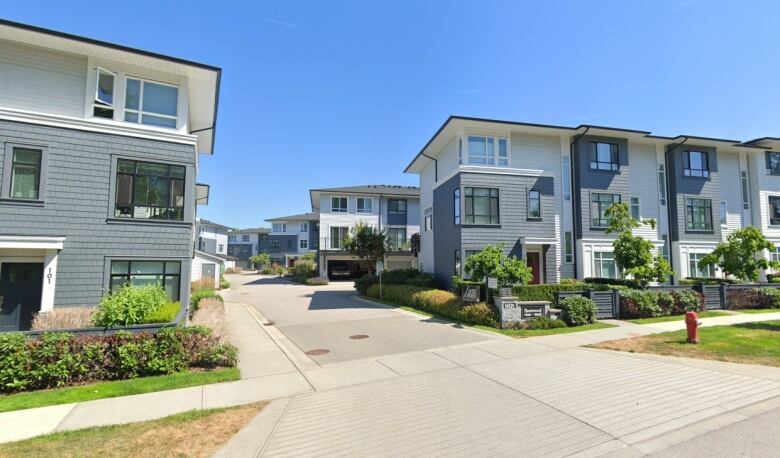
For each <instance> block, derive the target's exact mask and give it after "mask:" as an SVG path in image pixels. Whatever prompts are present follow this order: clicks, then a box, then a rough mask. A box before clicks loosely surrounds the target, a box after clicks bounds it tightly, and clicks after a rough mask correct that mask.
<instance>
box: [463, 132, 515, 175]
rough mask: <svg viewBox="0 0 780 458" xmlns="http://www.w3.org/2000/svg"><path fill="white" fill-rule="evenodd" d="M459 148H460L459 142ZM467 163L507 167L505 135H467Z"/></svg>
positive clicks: (507, 145) (507, 151) (507, 150)
mask: <svg viewBox="0 0 780 458" xmlns="http://www.w3.org/2000/svg"><path fill="white" fill-rule="evenodd" d="M459 148H462V146H460V144H459ZM461 158H462V153H461ZM461 162H462V159H461ZM468 163H469V164H471V165H498V166H500V167H509V140H508V139H507V138H506V137H491V136H484V135H469V136H468Z"/></svg>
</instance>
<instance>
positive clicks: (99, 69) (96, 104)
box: [90, 66, 119, 120]
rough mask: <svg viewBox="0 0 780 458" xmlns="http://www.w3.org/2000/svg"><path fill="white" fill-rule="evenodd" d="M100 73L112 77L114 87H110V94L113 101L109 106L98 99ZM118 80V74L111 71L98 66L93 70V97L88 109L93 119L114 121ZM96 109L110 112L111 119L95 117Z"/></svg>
mask: <svg viewBox="0 0 780 458" xmlns="http://www.w3.org/2000/svg"><path fill="white" fill-rule="evenodd" d="M101 73H105V74H106V75H111V76H113V77H114V86H113V87H112V93H113V97H114V101H113V103H111V104H109V103H107V102H105V101H103V100H100V97H98V93H99V89H100V74H101ZM118 80H119V74H118V73H116V72H112V71H111V70H108V69H105V68H103V67H100V66H98V67H97V68H95V95H94V97H93V98H92V103H91V104H90V107H91V108H92V112H91V113H90V115H91V116H92V117H93V118H101V119H111V120H116V112H117V109H116V107H117V103H116V102H117V96H118V94H117V89H118V87H117V86H118V84H117V82H118ZM102 104H105V105H102ZM96 108H100V109H104V110H111V117H110V118H106V117H103V116H96V115H95V109H96Z"/></svg>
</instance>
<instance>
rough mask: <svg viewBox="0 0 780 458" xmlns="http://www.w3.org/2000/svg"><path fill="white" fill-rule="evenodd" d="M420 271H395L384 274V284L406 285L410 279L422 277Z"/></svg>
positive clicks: (386, 271) (384, 272) (410, 269)
mask: <svg viewBox="0 0 780 458" xmlns="http://www.w3.org/2000/svg"><path fill="white" fill-rule="evenodd" d="M421 273H422V272H421V271H420V270H419V269H414V268H408V269H395V270H385V271H383V272H382V283H383V284H385V285H405V284H406V281H407V280H409V279H410V278H413V277H416V276H418V275H420V274H421Z"/></svg>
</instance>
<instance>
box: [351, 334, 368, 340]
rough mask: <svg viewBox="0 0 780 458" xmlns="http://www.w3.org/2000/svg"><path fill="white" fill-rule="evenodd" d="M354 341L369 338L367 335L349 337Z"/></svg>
mask: <svg viewBox="0 0 780 458" xmlns="http://www.w3.org/2000/svg"><path fill="white" fill-rule="evenodd" d="M349 338H350V339H352V340H360V339H368V336H367V335H365V334H355V335H354V336H349Z"/></svg>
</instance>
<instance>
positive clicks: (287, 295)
mask: <svg viewBox="0 0 780 458" xmlns="http://www.w3.org/2000/svg"><path fill="white" fill-rule="evenodd" d="M228 278H229V280H230V282H231V285H232V288H231V290H230V291H228V292H226V293H225V294H224V296H225V300H226V301H228V302H236V303H244V304H248V305H251V306H253V307H255V308H256V309H257V310H258V311H259V312H260V313H261V314H262V315H263V316H264V317H265V318H266V319H267V320H269V321H271V322H272V323H273V325H274V326H275V327H276V328H277V329H278V330H279V331H281V332H282V333H283V334H284V335H285V336H286V337H287V338H288V339H289V340H290V341H291V342H293V343H294V344H295V345H296V346H297V347H298V349H300V351H301V352H303V353H306V354H307V355H309V357H310V358H311V359H312V360H314V361H315V362H316V363H318V364H331V363H338V362H344V361H351V360H359V359H364V358H370V357H375V356H381V355H393V354H398V353H406V352H411V351H418V350H428V349H431V348H440V347H449V346H452V345H460V344H468V343H473V342H480V341H485V340H492V339H496V338H498V336H493V335H490V334H486V333H482V332H475V331H473V330H469V329H463V328H462V327H460V326H458V325H453V324H450V323H443V322H441V321H439V320H433V319H427V318H425V317H420V316H417V315H412V314H409V313H404V312H399V311H396V310H393V309H389V308H387V307H382V306H376V305H373V304H371V303H369V302H366V301H362V300H360V299H357V298H355V290H354V288H353V286H352V282H334V283H331V284H330V285H327V286H306V285H299V284H293V283H290V282H289V281H287V280H284V279H280V278H269V277H265V278H261V277H258V276H255V275H252V276H230V277H228Z"/></svg>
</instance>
